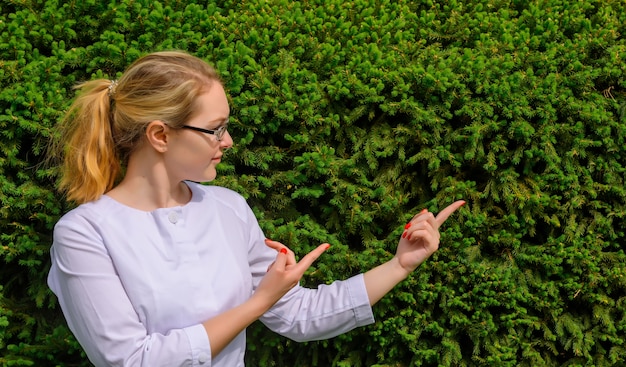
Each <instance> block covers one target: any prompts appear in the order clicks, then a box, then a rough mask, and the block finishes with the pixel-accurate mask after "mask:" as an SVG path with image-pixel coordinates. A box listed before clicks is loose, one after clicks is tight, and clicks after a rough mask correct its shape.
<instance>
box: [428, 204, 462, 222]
mask: <svg viewBox="0 0 626 367" xmlns="http://www.w3.org/2000/svg"><path fill="white" fill-rule="evenodd" d="M463 205H465V200H458V201H455V202H454V203H452V204H450V205H448V206H447V207H446V208H445V209H443V210H442V211H440V212H439V214H437V216H436V217H435V221H436V222H437V228H439V227H441V225H442V224H443V222H445V221H446V219H448V217H449V216H450V215H452V213H454V212H455V211H456V210H457V209H459V208H460V207H462V206H463Z"/></svg>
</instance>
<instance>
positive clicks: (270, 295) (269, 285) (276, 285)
mask: <svg viewBox="0 0 626 367" xmlns="http://www.w3.org/2000/svg"><path fill="white" fill-rule="evenodd" d="M265 244H266V245H267V246H268V247H271V248H273V249H275V250H276V251H278V254H277V255H276V260H275V261H274V262H273V263H272V264H271V265H270V266H269V267H268V268H267V274H265V276H264V277H263V279H261V282H260V283H259V286H258V287H257V289H256V291H255V292H254V295H253V296H252V297H253V298H259V299H261V300H262V301H263V302H264V304H265V305H266V306H267V308H268V309H269V308H270V307H272V306H273V305H274V304H275V303H276V302H278V300H279V299H280V298H281V297H282V296H284V295H285V294H286V293H287V292H289V290H290V289H291V288H293V287H295V286H296V284H298V282H299V281H300V279H301V278H302V276H303V275H304V272H305V271H306V270H307V269H308V268H309V267H310V266H311V265H312V264H313V262H314V261H315V260H317V258H319V257H320V256H321V255H322V253H324V251H326V250H327V249H328V248H329V247H330V245H329V244H327V243H324V244H321V245H319V246H318V247H317V248H316V249H314V250H313V251H311V252H309V253H308V254H307V255H306V256H304V257H303V258H302V259H300V261H299V262H297V261H296V256H295V254H294V253H293V251H291V250H289V249H288V248H287V247H286V246H285V245H283V244H282V243H280V242H277V241H272V240H270V239H266V240H265Z"/></svg>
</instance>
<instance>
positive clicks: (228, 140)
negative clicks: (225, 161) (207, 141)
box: [220, 130, 233, 149]
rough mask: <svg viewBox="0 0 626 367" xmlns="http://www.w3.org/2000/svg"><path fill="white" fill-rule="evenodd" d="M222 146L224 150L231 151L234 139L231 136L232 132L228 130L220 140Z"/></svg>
mask: <svg viewBox="0 0 626 367" xmlns="http://www.w3.org/2000/svg"><path fill="white" fill-rule="evenodd" d="M220 146H221V147H222V149H229V148H232V147H233V138H232V137H231V136H230V132H229V131H228V130H226V131H225V132H224V136H222V140H220Z"/></svg>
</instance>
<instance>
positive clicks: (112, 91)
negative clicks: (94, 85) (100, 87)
mask: <svg viewBox="0 0 626 367" xmlns="http://www.w3.org/2000/svg"><path fill="white" fill-rule="evenodd" d="M115 89H117V80H111V84H109V97H113V96H114V95H115Z"/></svg>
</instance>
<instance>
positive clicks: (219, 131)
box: [181, 123, 228, 141]
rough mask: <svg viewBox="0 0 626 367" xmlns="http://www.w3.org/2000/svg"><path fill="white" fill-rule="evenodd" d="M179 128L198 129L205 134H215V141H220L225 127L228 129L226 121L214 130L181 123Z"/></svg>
mask: <svg viewBox="0 0 626 367" xmlns="http://www.w3.org/2000/svg"><path fill="white" fill-rule="evenodd" d="M181 128H183V129H189V130H194V131H199V132H201V133H205V134H211V135H215V139H217V141H222V138H223V137H224V133H226V129H228V123H226V124H224V125H222V126H220V127H218V128H217V129H214V130H208V129H203V128H201V127H195V126H190V125H183V126H181Z"/></svg>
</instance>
